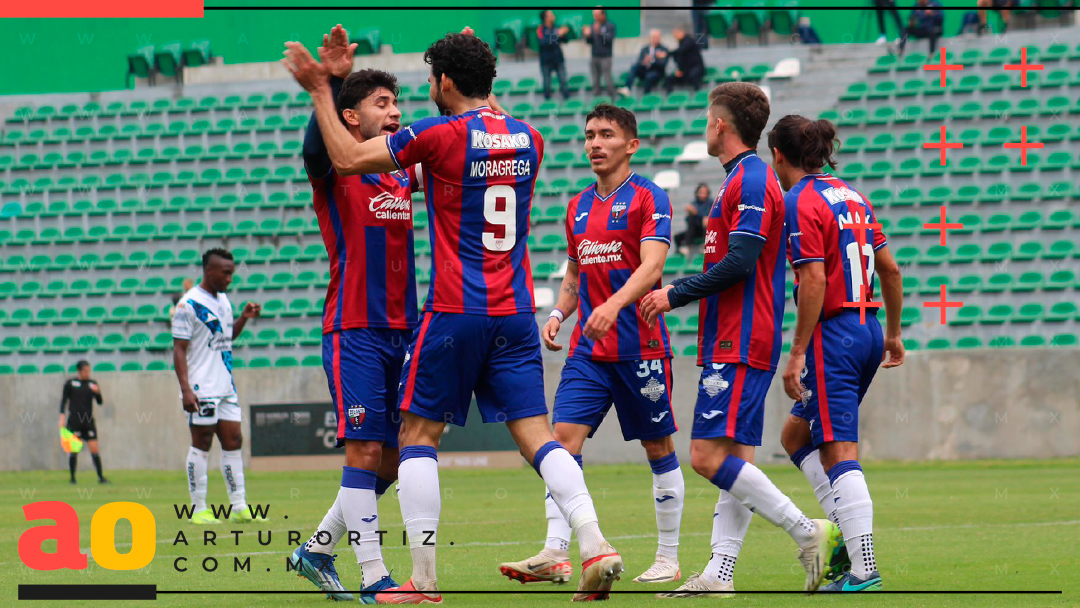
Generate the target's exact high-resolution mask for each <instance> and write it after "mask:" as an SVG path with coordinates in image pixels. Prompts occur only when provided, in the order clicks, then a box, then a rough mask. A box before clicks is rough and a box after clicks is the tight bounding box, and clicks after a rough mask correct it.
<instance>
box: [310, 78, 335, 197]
mask: <svg viewBox="0 0 1080 608" xmlns="http://www.w3.org/2000/svg"><path fill="white" fill-rule="evenodd" d="M344 83H345V81H344V80H343V79H341V78H338V77H337V76H331V77H330V90H331V91H332V92H333V95H334V101H335V102H336V101H337V97H338V93H341V85H342V84H344ZM303 155H304V166H305V167H307V172H308V175H310V176H312V177H326V176H327V174H329V173H330V169H331V168H333V166H334V164H333V163H332V162H331V161H330V155H329V154H328V153H327V152H326V144H325V143H324V142H323V138H322V131H320V130H319V121H318V120H316V118H315V113H314V112H312V113H311V120H309V121H308V127H307V131H306V132H305V133H304V147H303Z"/></svg>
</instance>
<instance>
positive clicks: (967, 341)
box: [956, 336, 983, 349]
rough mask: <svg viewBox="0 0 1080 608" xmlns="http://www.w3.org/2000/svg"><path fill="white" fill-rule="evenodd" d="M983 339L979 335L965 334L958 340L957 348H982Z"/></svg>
mask: <svg viewBox="0 0 1080 608" xmlns="http://www.w3.org/2000/svg"><path fill="white" fill-rule="evenodd" d="M982 345H983V344H982V340H981V339H980V338H979V337H977V336H965V337H963V338H960V339H959V340H957V341H956V348H964V349H971V348H982Z"/></svg>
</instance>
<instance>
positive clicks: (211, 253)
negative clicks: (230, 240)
mask: <svg viewBox="0 0 1080 608" xmlns="http://www.w3.org/2000/svg"><path fill="white" fill-rule="evenodd" d="M215 257H219V258H221V259H223V260H232V259H233V254H231V253H229V250H227V249H221V248H220V247H215V248H214V249H207V250H206V253H204V254H203V255H202V267H203V270H206V267H207V266H209V265H210V260H212V259H214V258H215Z"/></svg>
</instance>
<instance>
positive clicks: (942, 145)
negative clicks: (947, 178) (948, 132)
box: [922, 125, 964, 167]
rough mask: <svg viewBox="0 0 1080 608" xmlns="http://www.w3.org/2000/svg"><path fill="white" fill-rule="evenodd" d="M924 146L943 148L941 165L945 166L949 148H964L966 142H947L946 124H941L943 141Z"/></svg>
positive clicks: (924, 146)
mask: <svg viewBox="0 0 1080 608" xmlns="http://www.w3.org/2000/svg"><path fill="white" fill-rule="evenodd" d="M922 147H923V148H940V149H941V166H942V167H944V166H945V155H946V154H947V150H948V149H949V148H963V147H964V144H962V143H959V142H957V143H952V144H950V143H948V142H946V141H945V125H941V141H940V142H938V143H936V144H935V143H925V144H923V145H922Z"/></svg>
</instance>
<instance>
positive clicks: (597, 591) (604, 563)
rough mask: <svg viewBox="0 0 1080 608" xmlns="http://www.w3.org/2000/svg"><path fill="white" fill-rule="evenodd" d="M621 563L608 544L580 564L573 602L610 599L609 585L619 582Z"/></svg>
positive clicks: (613, 548)
mask: <svg viewBox="0 0 1080 608" xmlns="http://www.w3.org/2000/svg"><path fill="white" fill-rule="evenodd" d="M623 569H624V567H623V561H622V556H620V555H619V554H618V553H617V552H616V551H615V547H612V546H611V544H609V543H608V542H606V541H605V542H604V546H603V547H601V548H600V554H599V555H597V556H596V557H593V558H591V559H589V560H588V561H586V562H585V563H583V564H581V580H580V581H578V592H577V593H575V594H574V601H575V602H594V601H597V600H606V599H608V598H609V597H611V594H610V593H608V592H609V591H611V585H612V584H614V583H615V581H617V580H619V578H620V577H619V574H621V573H622V571H623Z"/></svg>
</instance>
